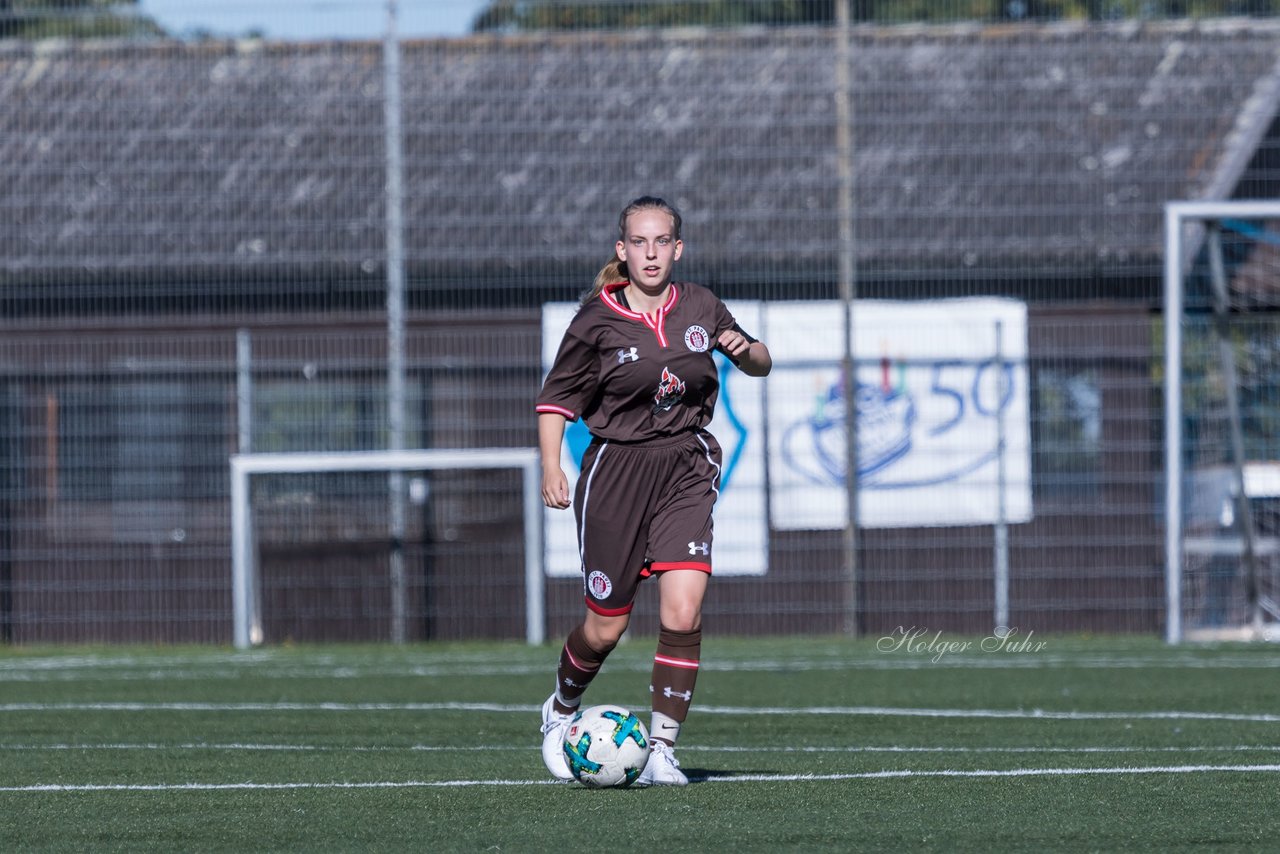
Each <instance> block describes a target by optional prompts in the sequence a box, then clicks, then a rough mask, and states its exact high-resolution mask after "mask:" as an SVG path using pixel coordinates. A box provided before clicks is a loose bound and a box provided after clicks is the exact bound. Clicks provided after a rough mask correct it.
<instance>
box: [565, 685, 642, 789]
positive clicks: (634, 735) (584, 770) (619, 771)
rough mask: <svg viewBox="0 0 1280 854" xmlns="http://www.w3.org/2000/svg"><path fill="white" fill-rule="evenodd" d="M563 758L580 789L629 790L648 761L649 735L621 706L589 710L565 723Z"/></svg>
mask: <svg viewBox="0 0 1280 854" xmlns="http://www.w3.org/2000/svg"><path fill="white" fill-rule="evenodd" d="M564 758H565V759H567V760H568V761H569V770H570V771H572V772H573V776H574V777H575V778H576V779H577V780H578V782H580V783H582V785H584V786H590V787H591V788H593V789H603V788H613V787H617V788H622V787H624V786H630V785H631V784H632V783H634V782H635V781H636V778H637V777H639V776H640V772H641V771H643V770H644V766H645V763H646V762H648V761H649V731H648V730H646V729H645V728H644V724H643V723H641V722H640V719H639V718H638V717H636V716H635V715H633V714H632V713H631V712H629V711H627V710H626V709H624V708H622V707H621V706H607V705H606V706H591V707H590V708H587V709H582V710H580V711H579V712H578V713H577V714H576V715H574V716H573V720H572V721H570V722H569V729H568V730H567V731H566V733H565V737H564Z"/></svg>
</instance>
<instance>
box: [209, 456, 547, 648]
mask: <svg viewBox="0 0 1280 854" xmlns="http://www.w3.org/2000/svg"><path fill="white" fill-rule="evenodd" d="M492 469H519V470H520V471H521V473H522V497H521V501H522V506H523V509H524V514H523V520H524V549H525V554H524V584H525V640H526V641H527V642H528V643H529V644H531V645H536V644H541V643H542V642H543V641H544V640H545V638H546V582H545V572H544V566H543V563H544V560H545V557H544V552H543V531H542V524H543V514H542V487H541V470H540V467H539V464H538V452H537V451H536V450H535V449H533V448H466V449H450V448H433V449H424V450H404V451H391V450H386V451H346V452H306V451H302V452H293V453H247V454H232V455H231V457H230V470H231V604H232V640H233V642H234V644H235V646H236V648H237V649H248V648H250V647H252V646H256V645H258V644H261V643H262V641H263V631H262V617H261V613H260V610H259V608H260V603H259V576H258V563H257V547H256V543H255V540H254V535H253V511H252V507H251V503H250V502H251V494H250V480H251V479H252V478H253V477H254V476H255V475H261V474H324V473H329V472H421V471H443V470H492Z"/></svg>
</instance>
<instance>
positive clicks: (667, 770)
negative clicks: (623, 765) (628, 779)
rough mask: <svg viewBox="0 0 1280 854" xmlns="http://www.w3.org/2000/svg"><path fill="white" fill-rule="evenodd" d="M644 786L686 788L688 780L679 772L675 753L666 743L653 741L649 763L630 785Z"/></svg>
mask: <svg viewBox="0 0 1280 854" xmlns="http://www.w3.org/2000/svg"><path fill="white" fill-rule="evenodd" d="M632 785H633V786H636V787H644V786H687V785H689V778H688V777H686V776H685V775H684V772H683V771H681V770H680V763H679V762H678V761H677V760H676V754H675V751H674V750H673V749H672V748H670V747H667V744H666V742H663V741H655V742H653V746H652V747H650V749H649V761H648V762H647V763H646V764H645V766H644V770H643V771H641V772H640V776H639V777H637V778H636V781H635V782H634V783H633V784H632Z"/></svg>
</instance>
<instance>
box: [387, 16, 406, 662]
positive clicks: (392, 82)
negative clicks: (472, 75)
mask: <svg viewBox="0 0 1280 854" xmlns="http://www.w3.org/2000/svg"><path fill="white" fill-rule="evenodd" d="M396 18H397V14H396V0H387V34H386V37H385V38H384V39H383V42H382V68H383V88H384V90H385V91H384V94H383V111H384V117H385V121H384V124H385V129H386V158H387V162H386V170H387V175H386V197H387V214H386V216H387V434H388V435H387V447H388V448H389V449H390V450H392V451H400V450H403V449H404V432H405V429H404V424H405V418H404V409H405V405H404V395H405V357H404V323H405V320H404V314H405V309H404V285H405V270H404V268H405V260H404V138H403V133H402V129H401V116H402V114H403V113H402V99H401V90H400V36H399V32H398V27H397V23H396ZM404 480H405V478H404V472H399V471H395V472H391V474H390V475H389V476H388V479H387V490H388V492H389V499H390V506H389V508H388V509H389V516H390V518H389V520H388V533H389V534H390V537H391V558H390V585H391V641H392V642H393V643H404V641H405V637H406V634H405V612H406V610H407V608H406V599H407V595H406V594H407V585H406V583H405V572H404V536H405V515H406V512H405V511H406V508H405V490H404Z"/></svg>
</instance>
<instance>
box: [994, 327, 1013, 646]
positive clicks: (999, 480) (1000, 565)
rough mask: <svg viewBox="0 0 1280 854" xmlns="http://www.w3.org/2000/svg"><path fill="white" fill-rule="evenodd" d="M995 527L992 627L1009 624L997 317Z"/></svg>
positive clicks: (1004, 384) (1001, 355)
mask: <svg viewBox="0 0 1280 854" xmlns="http://www.w3.org/2000/svg"><path fill="white" fill-rule="evenodd" d="M995 366H996V527H995V555H994V561H995V598H996V602H995V629H996V631H997V632H1001V631H1005V630H1007V629H1009V628H1010V626H1009V520H1008V515H1009V514H1008V507H1007V506H1006V502H1005V487H1006V484H1007V481H1008V479H1009V474H1008V468H1007V462H1006V460H1005V446H1006V445H1007V442H1006V436H1005V426H1004V399H1005V392H1006V391H1008V381H1007V379H1006V377H1005V371H1004V324H1003V323H1002V322H1001V321H999V320H997V321H996V355H995Z"/></svg>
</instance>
